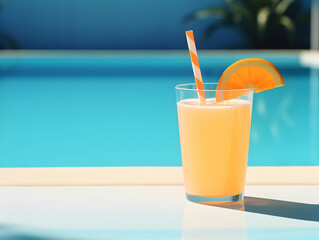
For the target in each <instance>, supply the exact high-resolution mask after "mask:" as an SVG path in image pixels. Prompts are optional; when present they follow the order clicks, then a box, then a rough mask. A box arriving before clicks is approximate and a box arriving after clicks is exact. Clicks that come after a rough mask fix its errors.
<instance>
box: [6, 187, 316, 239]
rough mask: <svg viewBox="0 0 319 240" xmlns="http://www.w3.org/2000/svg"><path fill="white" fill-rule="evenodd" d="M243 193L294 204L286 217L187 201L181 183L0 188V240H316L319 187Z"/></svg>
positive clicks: (272, 189) (258, 203)
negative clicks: (308, 212)
mask: <svg viewBox="0 0 319 240" xmlns="http://www.w3.org/2000/svg"><path fill="white" fill-rule="evenodd" d="M246 196H251V197H257V198H263V200H265V199H266V200H267V199H277V200H282V201H286V202H280V203H281V204H282V203H283V204H284V206H290V204H291V202H296V204H294V205H291V206H293V208H290V209H288V215H289V216H290V218H285V217H278V216H273V215H265V214H260V213H253V212H251V211H252V210H253V211H254V208H256V206H255V207H253V208H251V209H252V210H249V206H248V207H245V208H247V211H238V210H234V209H227V208H221V207H214V206H206V205H200V204H195V203H191V202H188V201H187V200H186V199H185V194H184V188H183V187H182V186H108V187H2V188H0V230H1V231H0V239H8V240H13V239H19V240H20V239H27V240H30V239H32V240H50V239H56V240H60V239H236V240H238V239H319V186H317V185H313V186H302V185H300V186H257V185H256V186H247V187H246ZM263 204H264V203H263V201H260V202H257V205H258V206H257V209H261V210H263V209H264V207H265V209H266V208H267V206H263ZM305 204H309V205H305ZM299 205H300V209H299ZM305 206H306V207H307V211H309V210H310V211H311V212H313V213H314V215H313V217H312V218H309V219H308V216H307V213H305V211H304V210H303V209H304V208H302V207H305ZM269 208H270V210H271V208H272V206H268V209H269ZM284 208H285V207H279V208H277V210H276V209H275V212H276V214H275V215H277V213H278V214H279V215H280V214H281V209H284ZM294 209H295V210H294ZM267 211H268V210H266V212H267ZM284 211H285V210H283V212H284ZM294 211H296V214H295V212H294ZM317 214H318V215H317ZM300 215H303V217H304V218H306V219H308V220H300V219H295V218H294V216H297V217H298V216H300ZM310 215H311V214H310ZM316 216H318V217H316ZM310 220H311V221H310Z"/></svg>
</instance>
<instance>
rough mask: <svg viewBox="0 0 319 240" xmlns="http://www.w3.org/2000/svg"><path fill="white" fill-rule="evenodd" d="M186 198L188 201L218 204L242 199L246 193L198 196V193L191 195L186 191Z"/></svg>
mask: <svg viewBox="0 0 319 240" xmlns="http://www.w3.org/2000/svg"><path fill="white" fill-rule="evenodd" d="M186 198H187V200H188V201H191V202H194V203H201V204H209V205H217V204H223V203H232V202H238V201H241V200H243V198H244V194H243V193H241V194H238V195H234V196H226V197H202V196H196V195H191V194H188V193H186Z"/></svg>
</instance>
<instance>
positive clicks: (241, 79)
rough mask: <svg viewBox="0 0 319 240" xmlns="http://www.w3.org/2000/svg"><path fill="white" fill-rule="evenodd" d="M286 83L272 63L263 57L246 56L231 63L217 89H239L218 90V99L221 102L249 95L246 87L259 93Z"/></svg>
mask: <svg viewBox="0 0 319 240" xmlns="http://www.w3.org/2000/svg"><path fill="white" fill-rule="evenodd" d="M284 85H285V82H284V79H283V77H282V76H281V74H280V72H279V71H278V69H277V68H276V67H275V66H274V65H273V64H272V63H270V62H268V61H267V60H264V59H261V58H246V59H242V60H239V61H237V62H235V63H233V64H232V65H230V66H229V67H228V68H227V69H226V70H225V71H224V73H223V74H222V76H221V77H220V79H219V82H218V85H217V90H237V91H229V92H227V91H220V92H218V91H217V94H216V100H217V102H220V101H223V100H230V99H233V98H237V97H240V96H243V95H247V93H248V91H247V90H244V89H251V90H253V91H254V92H255V93H257V92H262V91H265V90H269V89H272V88H276V87H280V86H284ZM240 89H243V90H242V91H241V90H240Z"/></svg>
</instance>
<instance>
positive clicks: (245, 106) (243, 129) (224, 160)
mask: <svg viewBox="0 0 319 240" xmlns="http://www.w3.org/2000/svg"><path fill="white" fill-rule="evenodd" d="M177 109H178V121H179V132H180V143H181V152H182V161H183V171H184V179H185V190H186V193H187V194H191V195H196V196H204V197H225V196H234V195H238V194H241V193H243V192H244V187H245V176H246V168H247V159H248V146H249V132H250V120H251V109H252V105H251V103H250V102H249V101H246V100H237V99H236V100H230V101H227V102H225V103H221V104H220V103H218V104H216V100H215V99H214V98H210V99H207V103H206V105H205V106H202V105H200V104H199V100H198V99H184V100H181V101H179V102H178V103H177Z"/></svg>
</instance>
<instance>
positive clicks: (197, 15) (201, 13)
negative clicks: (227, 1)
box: [184, 7, 229, 21]
mask: <svg viewBox="0 0 319 240" xmlns="http://www.w3.org/2000/svg"><path fill="white" fill-rule="evenodd" d="M227 12H229V10H228V9H227V8H224V7H211V8H208V9H202V10H198V11H196V12H194V13H191V14H189V15H187V16H186V17H185V18H184V21H192V20H197V19H204V18H211V17H216V16H224V15H225V14H227Z"/></svg>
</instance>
